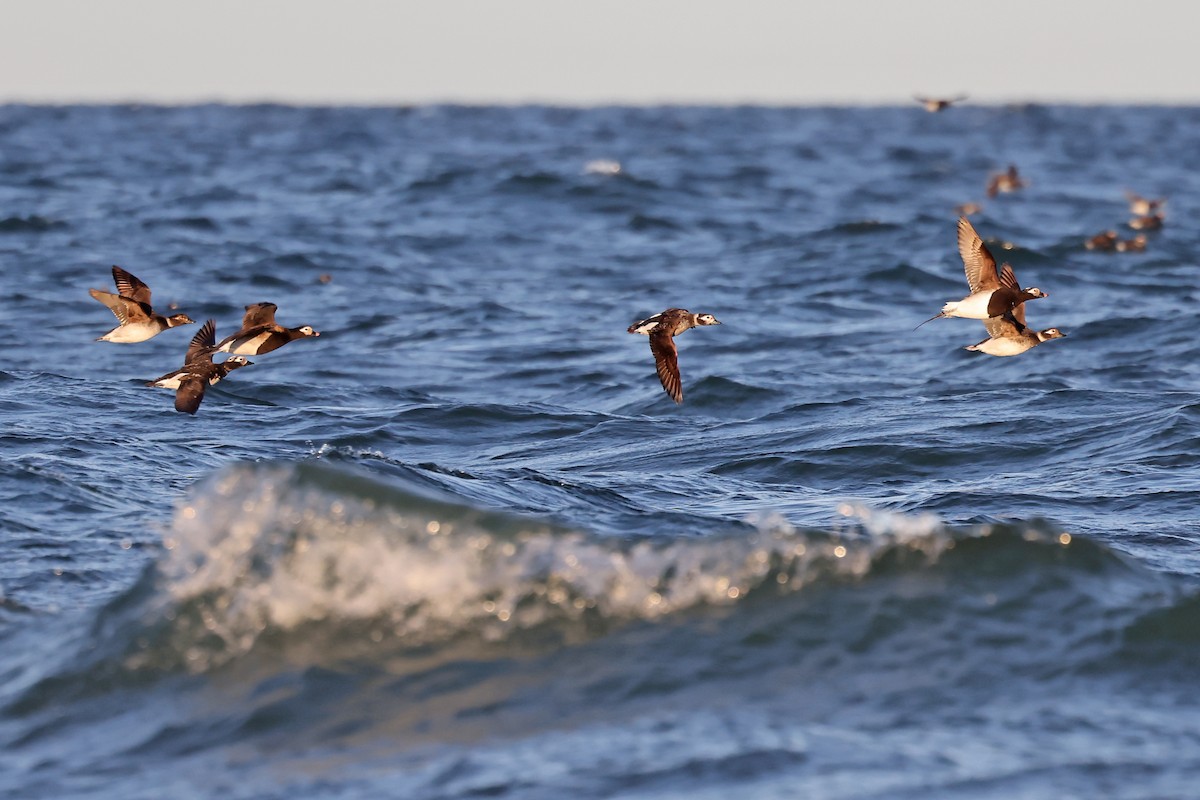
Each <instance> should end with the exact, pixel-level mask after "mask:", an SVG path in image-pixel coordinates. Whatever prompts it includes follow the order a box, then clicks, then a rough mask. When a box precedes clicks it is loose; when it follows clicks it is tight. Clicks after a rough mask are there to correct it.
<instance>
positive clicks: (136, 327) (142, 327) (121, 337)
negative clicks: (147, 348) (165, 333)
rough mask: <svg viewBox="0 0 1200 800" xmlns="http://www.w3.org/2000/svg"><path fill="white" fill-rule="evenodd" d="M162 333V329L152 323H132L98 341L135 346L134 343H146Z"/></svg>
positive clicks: (114, 329) (114, 330) (120, 327)
mask: <svg viewBox="0 0 1200 800" xmlns="http://www.w3.org/2000/svg"><path fill="white" fill-rule="evenodd" d="M161 332H162V328H160V327H158V326H157V325H155V324H154V323H152V322H145V323H132V324H129V325H120V326H118V327H116V328H113V329H112V330H111V331H109V332H108V333H106V334H104V335H103V336H101V337H100V338H99V339H97V340H96V341H98V342H116V343H118V344H133V343H134V342H144V341H146V340H147V339H153V338H154V337H155V336H157V335H158V334H159V333H161Z"/></svg>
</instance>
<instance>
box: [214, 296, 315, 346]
mask: <svg viewBox="0 0 1200 800" xmlns="http://www.w3.org/2000/svg"><path fill="white" fill-rule="evenodd" d="M276 308H278V306H276V305H275V304H274V303H254V304H253V305H249V306H246V314H245V316H244V317H242V328H241V330H239V331H238V332H237V333H234V334H232V335H230V336H226V337H225V338H224V339H222V340H221V343H220V344H219V345H217V350H218V351H219V352H222V353H232V354H236V355H242V356H258V355H262V354H263V353H269V352H271V351H272V350H278V349H279V348H280V347H283V346H284V345H285V344H287V343H288V342H291V341H295V340H296V339H304V338H306V337H309V336H320V335H321V334H320V333H319V332H318V331H315V330H313V329H312V326H311V325H301V326H300V327H299V328H285V327H283V326H282V325H280V324H279V323H277V322H276V321H275V309H276Z"/></svg>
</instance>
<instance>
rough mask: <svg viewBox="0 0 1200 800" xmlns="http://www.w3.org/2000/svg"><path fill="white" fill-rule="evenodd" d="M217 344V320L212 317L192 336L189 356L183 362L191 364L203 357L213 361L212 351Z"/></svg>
mask: <svg viewBox="0 0 1200 800" xmlns="http://www.w3.org/2000/svg"><path fill="white" fill-rule="evenodd" d="M216 345H217V321H216V320H215V319H210V320H208V321H207V322H205V323H204V325H203V326H202V327H201V328H200V330H198V331H196V335H195V336H193V337H192V342H191V344H189V345H188V349H187V357H186V358H184V360H183V363H184V364H191V363H192V362H193V361H197V360H202V359H207V360H208V361H210V362H211V361H212V352H213V349H214V348H215V347H216Z"/></svg>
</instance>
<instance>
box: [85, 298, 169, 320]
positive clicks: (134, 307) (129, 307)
mask: <svg viewBox="0 0 1200 800" xmlns="http://www.w3.org/2000/svg"><path fill="white" fill-rule="evenodd" d="M88 294H90V295H91V296H92V297H93V298H94V299H96V300H99V301H100V302H101V303H103V304H104V305H106V306H108V310H109V311H111V312H112V313H113V316H114V317H116V318H117V321H118V322H120V323H121V324H122V325H128V324H129V323H131V322H146V321H147V320H149V319H150V315H151V314H152V313H154V312H153V311H151V310H150V306H148V305H145V304H144V303H139V302H137V301H136V300H133V299H131V298H129V297H122V296H121V295H119V294H113V293H112V292H102V291H100V290H99V289H88Z"/></svg>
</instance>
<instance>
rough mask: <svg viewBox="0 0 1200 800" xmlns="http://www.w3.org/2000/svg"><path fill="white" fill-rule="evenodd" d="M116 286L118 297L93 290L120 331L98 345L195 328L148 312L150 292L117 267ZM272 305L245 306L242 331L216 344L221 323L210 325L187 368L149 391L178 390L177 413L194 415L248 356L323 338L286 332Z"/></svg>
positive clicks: (191, 349)
mask: <svg viewBox="0 0 1200 800" xmlns="http://www.w3.org/2000/svg"><path fill="white" fill-rule="evenodd" d="M112 275H113V282H114V283H116V285H117V293H116V294H113V293H112V292H105V291H101V290H99V289H91V290H89V292H88V293H89V294H90V295H91V296H92V297H94V298H95V299H96V300H98V301H100V302H101V303H103V304H104V305H106V306H108V308H109V310H110V311H112V312H113V314H114V315H115V316H116V318H117V322H118V325H117V327H115V328H113V329H112V330H111V331H109V332H108V333H106V334H104V335H103V336H101V337H99V338H98V339H96V341H98V342H116V343H118V344H132V343H135V342H144V341H146V340H147V339H152V338H154V337H155V336H157V335H158V334H160V333H162V332H163V331H165V330H167V329H169V328H175V327H178V326H180V325H190V324H193V323H194V322H195V320H193V319H192V318H191V317H189V316H188V315H187V314H174V315H172V316H170V317H164V316H162V315H161V314H156V313H155V312H154V309H153V308H152V307H151V306H150V287H149V286H147V285H146V284H145V283H143V282H142V281H140V280H139V279H138V278H136V277H134V276H133V275H131V274H130V273H129V272H127V271H125V270H124V269H122V268H121V267H118V266H115V265H114V266H113V268H112ZM276 308H278V306H276V305H275V304H274V303H253V304H252V305H248V306H246V309H245V310H246V314H245V316H243V317H242V327H241V328H240V329H239V330H238V331H237V332H236V333H233V334H230V335H229V336H227V337H225V338H224V339H222V340H221V342H220V343H219V344H218V343H217V321H216V320H213V319H210V320H208V321H207V322H205V323H204V325H202V326H201V327H200V330H199V331H197V332H196V335H195V336H193V337H192V341H191V342H190V343H189V344H188V348H187V353H186V354H185V356H184V359H183V366H182V367H180V368H179V369H177V370H173V371H171V372H168V373H167V374H166V375H163V376H162V377H160V378H155V379H154V380H152V381H147V383H146V385H147V386H157V387H161V388H163V389H173V390H175V410H176V411H181V412H183V413H185V414H195V413H196V411H197V410H198V409H199V408H200V403H201V402H202V401H203V400H204V390H205V389H207V388H208V387H209V386H212V385H214V384H216V383H217V382H218V381H220V380H221V379H222V378H224V377H226V376H227V375H229V373H230V372H233V371H234V370H235V369H239V368H241V367H248V366H250V365H251V364H253V363H254V362H253V361H250V360H248V359H247V358H246V356H257V355H262V354H263V353H269V352H271V351H272V350H278V349H279V348H280V347H283V346H284V345H285V344H287V343H288V342H292V341H295V340H296V339H304V338H308V337H316V336H320V335H321V334H320V333H319V332H317V331H316V330H314V329H313V328H312V326H311V325H301V326H300V327H298V328H285V327H283V326H282V325H280V324H279V323H277V322H276V321H275V310H276ZM214 353H228V354H229V357H228V358H226V359H225V360H224V361H222V362H220V363H216V362H214V361H213V354H214Z"/></svg>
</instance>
